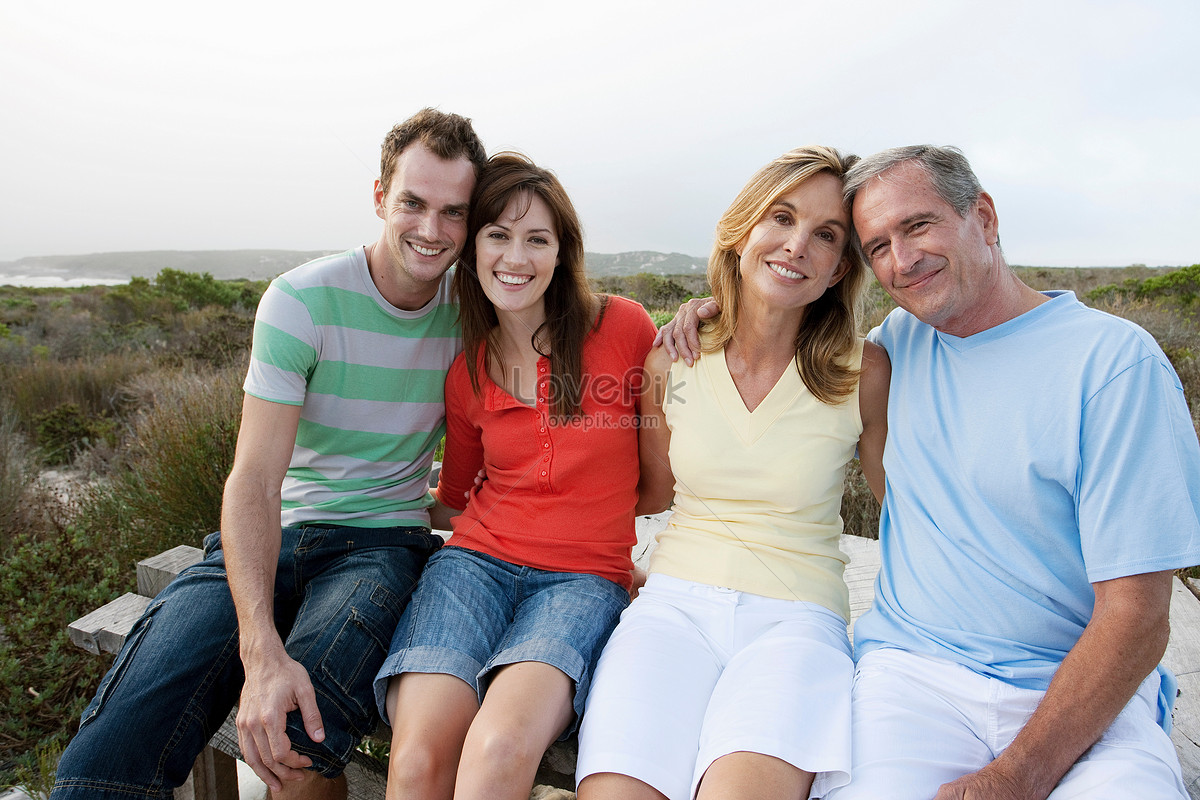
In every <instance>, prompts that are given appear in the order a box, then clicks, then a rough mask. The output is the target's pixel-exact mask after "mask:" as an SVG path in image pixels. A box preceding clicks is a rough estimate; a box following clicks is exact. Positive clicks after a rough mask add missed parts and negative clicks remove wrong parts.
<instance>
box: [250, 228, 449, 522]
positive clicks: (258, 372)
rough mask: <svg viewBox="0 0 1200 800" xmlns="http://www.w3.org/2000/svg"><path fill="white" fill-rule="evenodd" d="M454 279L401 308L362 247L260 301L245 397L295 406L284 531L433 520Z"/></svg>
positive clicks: (295, 276) (287, 281) (282, 283)
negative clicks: (422, 301)
mask: <svg viewBox="0 0 1200 800" xmlns="http://www.w3.org/2000/svg"><path fill="white" fill-rule="evenodd" d="M450 277H451V273H447V274H446V276H445V277H444V278H443V279H442V283H441V286H440V287H439V288H438V293H437V295H436V296H435V297H434V298H433V300H431V301H430V302H429V303H428V305H426V306H425V307H424V308H421V309H419V310H417V311H402V310H400V309H398V308H395V307H394V306H392V305H391V304H390V303H388V302H387V301H386V300H384V299H383V295H381V294H380V293H379V290H378V289H377V288H376V286H375V284H374V282H372V280H371V276H370V273H369V271H368V269H367V259H366V254H365V252H364V251H363V249H362V248H358V249H355V250H350V251H348V252H346V253H342V254H340V255H334V256H327V257H325V258H319V259H317V260H315V261H310V262H309V263H307V264H303V265H301V266H299V267H296V268H295V269H293V270H291V271H289V272H286V273H284V274H283V275H280V276H279V277H278V278H276V279H275V280H274V281H272V282H271V285H270V287H268V289H267V291H266V292H265V293H264V294H263V297H262V301H261V302H260V303H259V306H258V315H257V317H256V318H255V322H254V345H253V348H252V350H251V357H250V370H249V372H248V374H247V375H246V382H245V384H244V389H245V390H246V392H247V393H248V394H251V395H253V396H255V397H259V398H262V399H263V400H269V401H271V402H275V403H287V404H289V405H299V406H303V409H302V410H301V412H300V426H299V430H298V431H297V433H296V446H295V449H294V450H293V451H292V461H291V464H290V466H289V467H288V470H287V476H286V477H285V478H284V481H283V504H282V511H283V517H282V522H283V525H284V527H293V526H296V525H299V524H301V523H304V522H324V523H332V524H341V525H356V526H360V527H371V528H377V527H386V526H392V525H428V524H429V513H428V511H427V510H426V509H428V507H429V506H430V505H432V502H433V500H432V498H431V497H430V495H429V492H428V478H429V469H430V465H431V463H432V461H433V449H434V447H435V446H436V445H437V443H438V441H439V440H440V439H441V437H442V434H443V433H444V431H445V418H446V411H445V403H444V395H443V392H444V386H445V381H446V371H447V370H448V369H449V368H450V364H451V362H453V361H454V357H455V356H456V355H458V352H459V351H460V350H461V349H462V341H461V338H460V336H459V329H458V309H457V307H456V306H455V305H454V304H453V303H452V301H451V299H450Z"/></svg>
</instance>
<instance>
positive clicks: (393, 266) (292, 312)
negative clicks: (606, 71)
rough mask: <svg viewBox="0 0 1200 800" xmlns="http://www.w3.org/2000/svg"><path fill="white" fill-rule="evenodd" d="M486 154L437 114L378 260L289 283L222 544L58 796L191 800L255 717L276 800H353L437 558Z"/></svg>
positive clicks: (281, 289) (252, 759) (99, 710)
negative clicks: (465, 291)
mask: <svg viewBox="0 0 1200 800" xmlns="http://www.w3.org/2000/svg"><path fill="white" fill-rule="evenodd" d="M485 161H486V154H485V152H484V149H483V145H482V144H481V143H480V141H479V138H478V137H477V136H476V135H475V132H474V130H473V129H472V127H471V124H470V121H469V120H467V119H465V118H463V117H460V116H457V115H454V114H444V113H441V112H438V111H434V110H432V109H426V110H424V111H422V112H420V113H418V114H417V115H415V116H414V117H412V118H410V119H408V120H406V121H405V122H403V123H401V124H399V125H397V126H396V127H395V128H393V129H392V131H391V132H390V133H389V134H388V136H387V137H386V138H385V139H384V144H383V153H382V157H381V165H380V167H381V172H380V177H379V179H378V180H376V181H375V186H374V206H375V213H376V215H377V216H379V217H380V219H382V220H383V228H382V231H381V233H380V235H379V238H378V240H377V241H375V242H374V243H372V244H370V245H367V246H365V247H359V248H355V249H352V250H350V251H347V252H346V253H342V254H340V255H336V256H329V257H327V258H323V259H318V260H317V261H313V262H310V263H308V264H305V265H303V266H300V267H297V268H296V269H294V270H292V271H290V272H288V273H285V274H284V275H282V276H280V277H279V278H277V279H276V280H275V281H274V282H273V283H272V284H271V286H270V288H268V289H267V292H266V293H265V294H264V295H263V299H262V302H261V304H260V305H259V310H258V316H257V318H256V321H255V329H254V346H253V351H252V354H251V363H250V371H249V374H248V375H247V378H246V384H245V390H246V396H245V403H244V406H243V412H242V423H241V429H240V431H239V433H238V443H237V453H236V456H235V458H234V464H233V470H232V472H231V473H230V476H229V480H228V482H227V483H226V485H225V495H224V504H223V508H222V513H221V528H222V530H221V533H220V534H219V535H218V534H213V535H212V536H210V537H209V538H208V539H207V540H206V541H205V558H204V560H203V561H202V562H201V563H200V564H198V565H196V566H194V567H192V568H191V569H189V570H187V571H185V572H184V573H183V574H182V575H180V577H179V578H178V579H177V580H176V581H175V582H174V583H172V584H171V585H170V586H169V587H168V588H167V589H166V590H165V591H164V592H163V593H162V594H160V595H159V597H158V598H157V599H156V601H155V602H154V603H153V604H152V605H151V606H150V608H149V610H148V611H147V612H146V615H145V616H144V617H143V618H142V619H141V620H140V621H139V622H138V624H137V625H136V626H135V627H134V629H133V630H132V631H131V632H130V635H129V637H128V639H127V640H126V643H125V647H124V648H123V650H122V651H121V653H120V655H118V656H117V660H116V661H115V662H114V664H113V667H112V669H111V670H110V671H109V673H108V675H107V676H105V678H104V681H103V682H102V683H101V685H100V690H99V692H98V693H97V695H96V698H95V699H94V700H93V701H92V703H91V705H89V706H88V708H87V710H86V711H85V712H84V714H83V719H82V722H81V724H80V728H79V733H78V735H77V736H76V737H75V739H74V740H73V741H72V742H71V744H70V746H69V747H68V748H67V750H66V752H65V753H64V755H63V758H62V761H61V763H60V764H59V768H58V775H57V782H56V784H55V789H54V794H53V796H54V797H55V798H56V800H57V799H58V798H74V797H81V798H82V797H88V798H94V797H112V798H135V797H136V798H147V797H165V798H169V797H171V791H172V787H174V786H177V785H179V784H181V783H182V782H183V781H184V780H185V779H186V777H187V774H188V771H189V769H190V768H191V765H192V762H193V761H194V760H195V758H196V756H197V754H198V753H199V752H200V751H201V750H202V749H203V748H204V746H205V744H206V743H207V742H208V739H209V737H210V736H211V735H212V733H213V731H214V730H215V729H216V728H217V727H219V726H220V725H221V723H222V722H223V721H224V719H225V716H226V715H227V714H228V713H229V709H230V708H231V707H232V706H233V704H234V702H238V703H239V709H238V735H239V740H240V743H241V748H242V752H243V754H244V755H245V757H246V761H247V763H249V764H250V765H251V766H252V767H253V768H254V770H255V772H257V773H258V775H259V776H260V777H261V778H263V780H264V781H266V783H267V784H268V785H269V786H270V787H271V789H272V792H273V794H272V796H273V797H339V796H341V797H344V796H345V781H344V779H342V778H341V777H340V776H341V772H342V769H343V767H344V766H345V764H346V762H347V760H348V759H349V757H350V753H351V751H352V750H353V749H354V747H355V746H356V745H357V743H358V741H359V739H360V738H361V737H362V735H363V734H364V733H365V732H367V731H369V730H370V729H371V728H372V727H373V725H374V720H375V715H374V699H373V692H372V688H371V686H372V681H373V680H374V678H375V672H376V671H377V670H378V668H379V665H380V664H381V663H382V661H383V658H384V656H385V655H386V651H387V645H388V642H389V641H390V639H391V635H392V631H393V629H394V628H395V626H396V623H397V621H398V620H399V617H400V613H401V612H402V611H403V609H404V605H405V604H406V603H407V601H408V596H409V594H410V593H411V591H412V588H413V586H414V585H415V583H416V580H417V576H418V575H419V574H420V571H421V568H422V566H423V565H424V563H425V559H426V558H427V557H428V556H429V554H430V553H432V552H433V551H434V550H435V549H436V548H437V547H438V546H439V545H440V543H441V539H440V538H438V537H437V536H435V535H433V534H432V533H431V532H430V530H429V514H428V512H427V507H428V506H429V505H431V504H432V499H431V498H430V497H429V495H428V493H427V491H426V487H427V483H428V475H429V469H430V462H431V461H432V459H433V449H434V446H435V445H436V444H437V442H438V439H439V438H440V436H441V433H442V431H443V430H444V417H445V410H444V407H443V403H442V385H443V382H444V380H445V375H446V371H447V370H448V369H449V367H450V363H451V362H452V361H453V359H454V357H455V356H456V355H457V353H458V351H459V350H460V349H461V347H462V345H461V342H460V339H459V334H458V326H457V309H456V308H455V307H454V305H453V303H452V301H451V298H450V279H449V276H448V275H447V270H448V269H449V267H450V265H451V264H453V263H454V262H455V261H456V259H457V258H458V254H459V252H460V251H461V250H462V247H463V244H464V243H465V240H466V234H467V211H468V206H469V203H470V199H471V191H472V189H473V188H474V185H475V180H476V178H477V177H478V173H479V170H481V169H482V167H483V164H484V163H485Z"/></svg>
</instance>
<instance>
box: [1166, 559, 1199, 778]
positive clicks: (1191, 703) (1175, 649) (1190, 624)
mask: <svg viewBox="0 0 1200 800" xmlns="http://www.w3.org/2000/svg"><path fill="white" fill-rule="evenodd" d="M1163 663H1164V664H1166V666H1167V667H1169V668H1170V670H1171V671H1172V672H1174V673H1175V677H1176V678H1178V679H1179V696H1178V697H1177V698H1176V700H1175V718H1174V722H1175V724H1174V727H1173V728H1172V730H1171V741H1172V742H1173V743H1174V744H1175V752H1176V753H1177V754H1178V755H1179V766H1180V767H1181V768H1182V769H1183V783H1184V786H1186V787H1187V789H1188V794H1189V795H1190V796H1191V797H1192V800H1200V600H1197V599H1196V596H1195V595H1194V594H1192V592H1191V591H1190V590H1189V589H1188V588H1187V587H1186V586H1184V584H1183V583H1182V582H1181V581H1179V580H1175V581H1174V582H1173V585H1172V587H1171V639H1170V641H1169V642H1168V643H1167V652H1166V654H1165V655H1164V656H1163Z"/></svg>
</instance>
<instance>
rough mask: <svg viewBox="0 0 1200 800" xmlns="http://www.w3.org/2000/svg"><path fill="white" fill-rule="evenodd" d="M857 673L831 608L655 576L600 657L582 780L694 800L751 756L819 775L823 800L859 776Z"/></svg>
mask: <svg viewBox="0 0 1200 800" xmlns="http://www.w3.org/2000/svg"><path fill="white" fill-rule="evenodd" d="M853 671H854V665H853V661H852V660H851V657H850V644H849V641H848V640H847V637H846V622H845V620H844V619H842V618H841V617H840V616H839V615H837V614H835V613H834V612H832V611H830V610H829V609H826V608H824V607H822V606H819V605H816V604H813V603H806V602H801V601H794V600H776V599H773V598H768V597H761V596H759V595H753V594H747V593H744V592H737V591H734V590H732V589H722V588H718V587H714V586H708V585H705V584H699V583H694V582H691V581H684V580H679V579H677V578H672V577H669V576H666V575H659V574H654V575H651V576H650V578H649V579H648V580H647V582H646V585H645V587H644V588H643V589H642V590H641V592H640V593H639V594H638V597H637V599H636V600H634V602H633V604H632V605H631V606H630V607H629V608H627V609H626V610H625V612H624V614H622V616H621V622H620V623H619V624H618V625H617V628H616V630H615V631H614V632H613V635H612V637H611V638H610V639H609V640H608V644H607V645H606V646H605V648H604V652H603V653H602V654H601V656H600V663H599V665H598V666H597V668H596V674H595V678H594V680H593V683H592V690H591V694H590V695H589V697H588V700H587V707H586V710H585V712H584V716H583V724H582V727H581V729H580V733H579V759H578V762H577V765H576V771H575V774H576V777H577V779H578V780H580V781H582V780H583V779H584V778H586V777H587V776H588V775H592V774H596V773H601V772H612V773H618V774H622V775H628V776H630V777H633V778H636V779H638V780H640V781H642V782H643V783H646V784H648V785H650V786H652V787H654V788H655V789H657V790H658V791H660V792H662V793H663V794H664V795H666V796H667V797H668V798H670V800H688V799H689V798H692V797H694V796H695V792H696V788H697V787H698V786H699V784H700V779H701V778H702V777H703V776H704V773H705V771H706V770H707V769H708V767H709V766H710V765H711V764H712V763H713V762H714V761H716V760H717V759H718V758H720V757H721V756H724V755H728V754H730V753H735V752H743V751H745V752H753V753H762V754H764V755H768V756H774V757H775V758H779V759H781V760H783V761H786V762H787V763H789V764H791V765H792V766H794V767H796V768H798V769H801V770H804V771H806V772H812V773H816V774H817V777H816V780H815V781H814V785H813V795H812V796H814V797H816V796H820V795H821V794H822V793H823V792H824V791H825V790H827V789H829V788H831V787H833V786H839V785H841V784H843V783H845V782H846V781H847V780H849V773H850V689H851V684H852V680H853Z"/></svg>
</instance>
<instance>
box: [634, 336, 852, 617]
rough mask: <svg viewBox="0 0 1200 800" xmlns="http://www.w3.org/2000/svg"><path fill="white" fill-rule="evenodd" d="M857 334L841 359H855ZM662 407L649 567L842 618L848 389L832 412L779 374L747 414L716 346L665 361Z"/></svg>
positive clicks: (795, 374) (792, 375)
mask: <svg viewBox="0 0 1200 800" xmlns="http://www.w3.org/2000/svg"><path fill="white" fill-rule="evenodd" d="M862 350H863V342H862V340H861V339H860V340H859V341H858V344H857V347H856V348H855V351H854V352H853V354H852V356H851V359H850V360H851V361H852V364H853V366H854V367H855V368H858V367H859V366H860V365H861V363H862ZM669 386H670V391H669V392H668V396H667V398H666V401H665V402H664V407H663V410H664V413H665V414H666V418H667V427H669V428H670V429H671V446H670V459H671V470H672V472H673V473H674V476H675V503H674V505H673V506H672V509H671V510H672V512H673V513H672V514H671V517H670V521H669V522H668V524H667V527H666V529H665V530H663V531H662V532H661V533H660V534H659V535H658V547H657V549H655V551H654V553H653V555H652V556H651V559H650V571H651V572H659V573H663V574H666V575H671V576H673V577H676V578H682V579H685V580H690V581H696V582H698V583H706V584H709V585H713V586H720V587H724V588H729V589H735V590H738V591H742V592H750V593H752V594H758V595H763V596H766V597H774V598H779V599H785V600H804V601H808V602H812V603H817V604H819V605H822V606H824V607H825V608H828V609H830V610H831V611H833V612H835V613H837V614H841V615H842V616H843V617H845V618H846V619H847V620H849V619H850V599H849V593H848V591H847V590H846V583H845V581H844V580H843V578H842V573H843V571H844V569H845V566H846V561H847V558H846V556H845V555H844V554H843V553H842V551H841V550H840V549H839V547H838V537H839V536H840V534H841V532H842V519H841V516H840V513H839V512H840V510H841V500H842V484H843V482H844V480H845V472H846V464H847V463H849V461H850V459H851V458H853V456H854V451H855V447H856V446H857V444H858V438H859V435H860V434H861V433H862V418H861V416H860V415H859V408H858V390H857V388H856V389H855V391H854V392H853V394H851V395H850V396H849V397H847V398H846V399H845V400H844V401H843V402H842V403H839V404H838V405H826V404H825V403H822V402H821V401H820V400H817V399H816V398H815V397H813V395H812V394H811V393H810V392H809V391H808V388H807V387H806V386H805V385H804V381H803V380H802V379H801V378H800V373H799V371H798V370H797V369H796V368H795V367H794V366H792V367H789V368H788V369H786V370H784V373H783V375H782V376H780V378H779V381H778V382H777V383H776V384H775V386H774V387H772V389H771V391H770V392H769V393H768V394H767V396H766V398H764V399H763V401H762V403H760V404H759V406H758V407H757V408H756V409H754V411H753V412H751V411H748V410H747V409H746V405H745V403H744V402H742V398H741V395H739V394H738V390H737V387H736V386H735V385H734V382H733V377H732V376H731V375H730V374H729V367H728V366H727V365H726V363H725V351H724V350H718V351H716V352H713V353H705V354H704V355H702V356H701V357H700V358H699V359H698V360H697V361H696V362H695V364H694V365H693V366H691V367H689V366H687V365H686V364H685V363H684V362H683V361H676V362H675V364H674V365H673V366H672V367H671V372H670V383H669Z"/></svg>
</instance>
